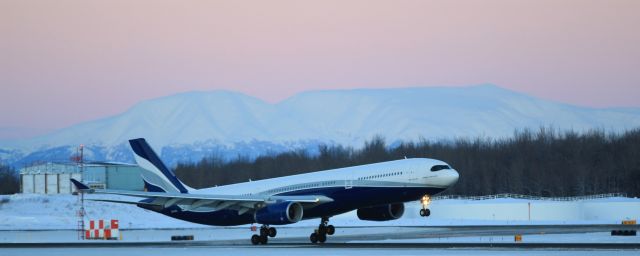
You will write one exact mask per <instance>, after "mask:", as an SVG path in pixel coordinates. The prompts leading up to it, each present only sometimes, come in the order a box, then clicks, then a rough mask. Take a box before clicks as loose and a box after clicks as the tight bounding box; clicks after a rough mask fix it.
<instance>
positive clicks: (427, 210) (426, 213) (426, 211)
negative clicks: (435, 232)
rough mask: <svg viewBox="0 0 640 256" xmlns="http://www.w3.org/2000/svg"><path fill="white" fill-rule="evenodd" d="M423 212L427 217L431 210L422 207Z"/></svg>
mask: <svg viewBox="0 0 640 256" xmlns="http://www.w3.org/2000/svg"><path fill="white" fill-rule="evenodd" d="M424 212H425V214H424V216H425V217H429V215H431V210H429V209H424Z"/></svg>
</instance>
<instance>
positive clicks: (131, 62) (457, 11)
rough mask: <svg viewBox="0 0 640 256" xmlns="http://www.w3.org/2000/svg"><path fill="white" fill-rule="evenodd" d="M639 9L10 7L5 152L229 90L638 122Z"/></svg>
mask: <svg viewBox="0 0 640 256" xmlns="http://www.w3.org/2000/svg"><path fill="white" fill-rule="evenodd" d="M639 26H640V1H635V0H631V1H587V0H577V1H563V0H552V1H542V0H535V1H510V0H509V1H371V0H367V1H317V2H312V1H59V0H56V1H24V0H19V1H12V0H2V1H0V88H1V90H0V109H2V111H0V120H1V121H0V139H3V138H22V137H29V136H33V135H37V134H41V133H43V132H46V131H51V130H52V129H57V128H62V127H66V126H69V125H72V124H75V123H78V122H82V121H87V120H92V119H97V118H101V117H104V116H109V115H114V114H117V113H120V112H122V111H124V110H126V109H127V108H129V107H131V106H132V105H133V104H135V103H136V102H139V101H141V100H145V99H150V98H155V97H159V96H165V95H169V94H174V93H177V92H184V91H192V90H213V89H229V90H234V91H240V92H243V93H246V94H249V95H252V96H255V97H258V98H261V99H264V100H267V101H269V102H277V101H279V100H282V99H284V98H286V97H289V96H291V95H293V94H295V93H297V92H300V91H305V90H312V89H338V88H360V87H370V88H378V87H407V86H434V85H441V86H461V85H473V84H480V83H493V84H496V85H499V86H502V87H505V88H509V89H512V90H516V91H520V92H524V93H527V94H530V95H533V96H537V97H541V98H545V99H550V100H554V101H561V102H566V103H570V104H576V105H583V106H592V107H619V106H627V107H639V106H640V100H638V98H640V33H639V32H638V31H640V29H639Z"/></svg>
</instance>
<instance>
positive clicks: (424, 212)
mask: <svg viewBox="0 0 640 256" xmlns="http://www.w3.org/2000/svg"><path fill="white" fill-rule="evenodd" d="M426 215H427V211H425V210H424V209H420V216H421V217H425V216H426Z"/></svg>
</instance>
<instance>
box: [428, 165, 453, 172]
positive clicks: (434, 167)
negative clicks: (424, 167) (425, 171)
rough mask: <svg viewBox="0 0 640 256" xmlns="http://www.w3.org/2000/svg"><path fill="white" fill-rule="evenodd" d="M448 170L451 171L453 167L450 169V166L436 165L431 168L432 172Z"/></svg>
mask: <svg viewBox="0 0 640 256" xmlns="http://www.w3.org/2000/svg"><path fill="white" fill-rule="evenodd" d="M447 169H451V167H449V166H448V165H434V166H433V167H431V171H432V172H437V171H440V170H447Z"/></svg>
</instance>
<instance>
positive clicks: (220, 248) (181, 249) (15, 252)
mask: <svg viewBox="0 0 640 256" xmlns="http://www.w3.org/2000/svg"><path fill="white" fill-rule="evenodd" d="M557 245H558V244H554V245H541V246H542V247H529V246H525V247H505V246H499V247H491V246H487V245H482V244H455V245H452V244H448V245H447V244H426V245H420V244H413V243H412V244H385V243H381V244H371V243H367V244H324V245H310V244H303V245H301V244H270V245H266V246H252V245H206V244H202V243H197V244H189V243H169V244H167V243H164V244H161V245H145V244H129V245H127V246H117V247H109V245H107V244H92V245H91V246H88V247H74V246H70V247H55V248H47V247H37V248H34V247H23V248H0V254H2V255H12V256H23V255H48V256H58V255H60V256H74V255H78V256H86V255H92V256H102V255H105V256H107V255H109V256H113V255H118V256H140V255H180V256H191V255H265V256H266V255H278V256H282V255H323V256H326V255H368V256H371V255H385V256H387V255H402V256H404V255H420V256H424V255H430V256H432V255H436V256H438V255H443V256H444V255H500V256H501V255H544V256H556V255H558V256H560V255H561V256H573V255H612V254H615V255H616V256H626V255H638V253H639V250H638V248H637V247H635V248H607V246H604V247H605V248H565V247H561V248H558V247H551V248H547V247H544V246H557ZM468 246H470V247H468Z"/></svg>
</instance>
